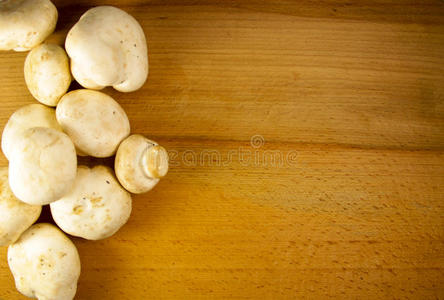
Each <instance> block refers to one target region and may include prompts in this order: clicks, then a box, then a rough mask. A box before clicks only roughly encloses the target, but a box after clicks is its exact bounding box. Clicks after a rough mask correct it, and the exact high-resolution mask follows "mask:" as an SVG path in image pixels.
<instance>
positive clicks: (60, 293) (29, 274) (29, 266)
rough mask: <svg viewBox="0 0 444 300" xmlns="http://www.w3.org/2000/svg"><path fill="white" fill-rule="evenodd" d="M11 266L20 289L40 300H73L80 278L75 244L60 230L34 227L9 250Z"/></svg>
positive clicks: (49, 227) (43, 225) (39, 225)
mask: <svg viewBox="0 0 444 300" xmlns="http://www.w3.org/2000/svg"><path fill="white" fill-rule="evenodd" d="M8 263H9V268H10V269H11V272H12V275H13V276H14V279H15V285H16V287H17V290H18V291H19V292H20V293H22V294H23V295H25V296H27V297H31V298H37V299H40V300H49V299H51V300H69V299H73V298H74V295H75V294H76V290H77V280H78V278H79V276H80V258H79V253H78V252H77V249H76V247H75V246H74V244H73V243H72V242H71V241H70V240H69V238H68V237H67V236H66V235H64V234H63V233H62V232H61V231H60V230H59V229H58V228H57V227H55V226H53V225H51V224H46V223H40V224H36V225H33V226H31V228H29V229H28V230H27V231H25V232H24V233H23V234H22V236H21V237H20V238H19V240H18V241H17V242H15V243H14V244H12V245H10V246H9V248H8Z"/></svg>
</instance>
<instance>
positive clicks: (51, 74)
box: [25, 44, 71, 106]
mask: <svg viewBox="0 0 444 300" xmlns="http://www.w3.org/2000/svg"><path fill="white" fill-rule="evenodd" d="M25 81H26V85H27V86H28V89H29V91H30V92H31V94H32V95H33V96H34V98H36V99H37V100H38V101H40V102H41V103H43V104H46V105H49V106H56V105H57V103H58V102H59V100H60V98H61V97H62V96H63V95H64V94H65V93H66V91H68V88H69V85H70V83H71V71H70V69H69V60H68V56H67V55H66V52H65V50H63V49H62V48H61V47H60V46H58V45H55V44H42V45H40V46H37V47H35V48H34V49H32V50H31V51H30V52H29V53H28V56H27V57H26V60H25Z"/></svg>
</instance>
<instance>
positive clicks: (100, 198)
mask: <svg viewBox="0 0 444 300" xmlns="http://www.w3.org/2000/svg"><path fill="white" fill-rule="evenodd" d="M50 206H51V214H52V217H53V219H54V221H55V222H56V223H57V225H58V226H59V227H60V228H61V229H62V230H63V231H65V232H66V233H69V234H71V235H74V236H79V237H82V238H85V239H88V240H100V239H104V238H107V237H110V236H111V235H113V234H114V233H116V232H117V231H118V230H119V229H120V228H121V227H122V226H123V225H124V224H125V223H126V222H127V221H128V218H129V216H130V214H131V195H130V194H129V193H128V192H127V191H125V190H124V189H123V188H122V187H121V186H120V184H119V182H118V181H117V179H116V178H115V177H114V174H113V171H112V170H111V169H110V168H108V167H105V166H96V167H94V168H91V169H90V168H88V167H86V166H79V167H78V170H77V178H76V181H75V183H74V186H73V188H72V189H71V191H70V192H69V193H68V194H66V195H65V196H63V197H62V198H61V199H60V200H58V201H56V202H54V203H51V205H50Z"/></svg>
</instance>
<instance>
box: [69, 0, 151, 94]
mask: <svg viewBox="0 0 444 300" xmlns="http://www.w3.org/2000/svg"><path fill="white" fill-rule="evenodd" d="M65 48H66V52H68V55H69V57H70V58H71V71H72V74H73V76H74V78H75V79H76V81H77V82H78V83H80V84H81V85H82V86H83V87H85V88H90V89H102V88H104V87H105V86H113V87H114V88H115V89H116V90H118V91H121V92H131V91H135V90H137V89H139V88H140V87H141V86H142V85H143V84H144V83H145V80H146V78H147V76H148V51H147V46H146V40H145V34H144V33H143V29H142V27H140V25H139V23H138V22H137V21H136V19H134V18H133V17H132V16H131V15H129V14H128V13H126V12H124V11H123V10H121V9H118V8H116V7H112V6H98V7H94V8H91V9H90V10H88V11H87V12H86V13H84V14H83V15H82V16H81V17H80V19H79V21H78V22H77V23H76V24H75V25H74V26H73V27H72V29H71V30H70V31H69V33H68V36H67V37H66V42H65Z"/></svg>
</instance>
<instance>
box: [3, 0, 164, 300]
mask: <svg viewBox="0 0 444 300" xmlns="http://www.w3.org/2000/svg"><path fill="white" fill-rule="evenodd" d="M57 18H58V13H57V9H56V7H55V6H54V5H53V4H52V3H51V1H50V0H5V1H0V50H15V51H28V50H30V52H29V54H28V55H27V58H26V61H25V65H24V73H25V81H26V85H27V87H28V88H29V91H30V92H31V94H32V95H33V96H34V98H36V99H37V100H38V101H39V102H40V103H41V104H40V103H39V104H37V103H36V104H30V105H26V106H24V107H22V108H20V109H19V110H17V111H16V112H14V113H13V114H12V115H11V117H10V119H9V120H8V122H7V124H6V126H5V128H4V131H3V135H2V140H1V148H2V151H3V153H4V154H5V156H6V158H7V159H8V161H9V168H1V169H0V246H8V245H9V248H8V263H9V267H10V269H11V272H12V274H13V276H14V279H15V284H16V287H17V289H18V291H19V292H21V293H22V294H24V295H25V296H28V297H32V298H37V299H41V300H42V299H45V300H65V299H72V298H73V297H74V295H75V293H76V289H77V280H78V278H79V275H80V259H79V254H78V252H77V249H76V247H75V246H74V244H73V243H72V242H71V241H70V239H69V238H68V237H67V236H66V235H65V234H64V233H63V232H62V231H61V230H63V231H64V232H66V233H68V234H70V235H73V236H77V237H82V238H85V239H88V240H99V239H104V238H107V237H109V236H111V235H113V234H114V233H115V232H117V231H118V230H119V229H120V228H121V227H122V226H123V225H124V224H125V223H126V222H127V220H128V218H129V216H130V213H131V195H130V193H144V192H147V191H149V190H150V189H152V188H153V187H154V186H155V185H156V184H157V183H158V182H159V179H160V178H161V177H163V176H165V175H166V173H167V171H168V154H167V152H166V150H165V149H164V148H163V147H161V146H159V145H158V144H157V143H156V142H154V141H152V140H149V139H147V138H146V137H144V136H142V135H138V134H133V135H130V124H129V121H128V117H127V115H126V113H125V111H124V110H123V109H122V107H121V106H120V105H119V104H118V103H117V102H116V101H115V100H114V99H113V98H111V97H110V96H108V95H106V94H104V93H102V92H100V91H98V90H100V89H102V88H104V87H106V86H112V87H114V88H115V89H116V90H118V91H121V92H131V91H135V90H137V89H139V88H140V87H141V86H142V85H143V84H144V82H145V81H146V78H147V76H148V54H147V45H146V41H145V35H144V33H143V30H142V28H141V27H140V25H139V23H138V22H137V21H136V20H135V19H134V18H133V17H132V16H130V15H129V14H128V13H126V12H124V11H122V10H120V9H118V8H115V7H111V6H99V7H95V8H92V9H90V10H88V11H87V12H86V13H84V14H83V15H82V16H81V18H80V19H79V21H78V22H77V23H76V24H75V25H74V26H73V27H72V29H71V30H70V31H69V33H68V35H67V37H66V41H65V49H66V52H65V50H64V49H63V48H62V47H60V46H58V45H55V44H45V43H43V42H44V40H45V39H46V38H47V37H48V36H49V35H50V34H51V33H52V32H53V31H54V29H55V26H56V23H57ZM71 74H72V75H71ZM72 77H74V79H75V80H76V81H77V82H78V83H79V84H80V85H82V86H83V87H84V88H85V89H78V90H74V91H70V92H68V89H69V86H70V84H71V81H72ZM67 92H68V93H67ZM53 107H55V109H54V108H53ZM113 155H115V164H114V171H115V175H116V176H115V175H114V171H113V170H112V169H111V168H109V167H106V166H103V165H98V166H95V167H92V168H90V167H87V166H81V165H79V166H78V165H77V156H92V157H99V158H103V157H110V156H113ZM47 204H49V205H50V210H51V214H52V217H53V219H54V221H55V223H56V224H57V225H58V226H59V227H60V229H61V230H60V229H58V228H57V227H56V226H53V225H51V224H47V223H39V224H35V225H33V224H34V223H35V222H36V220H37V219H38V218H39V215H40V213H41V209H42V205H47Z"/></svg>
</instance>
